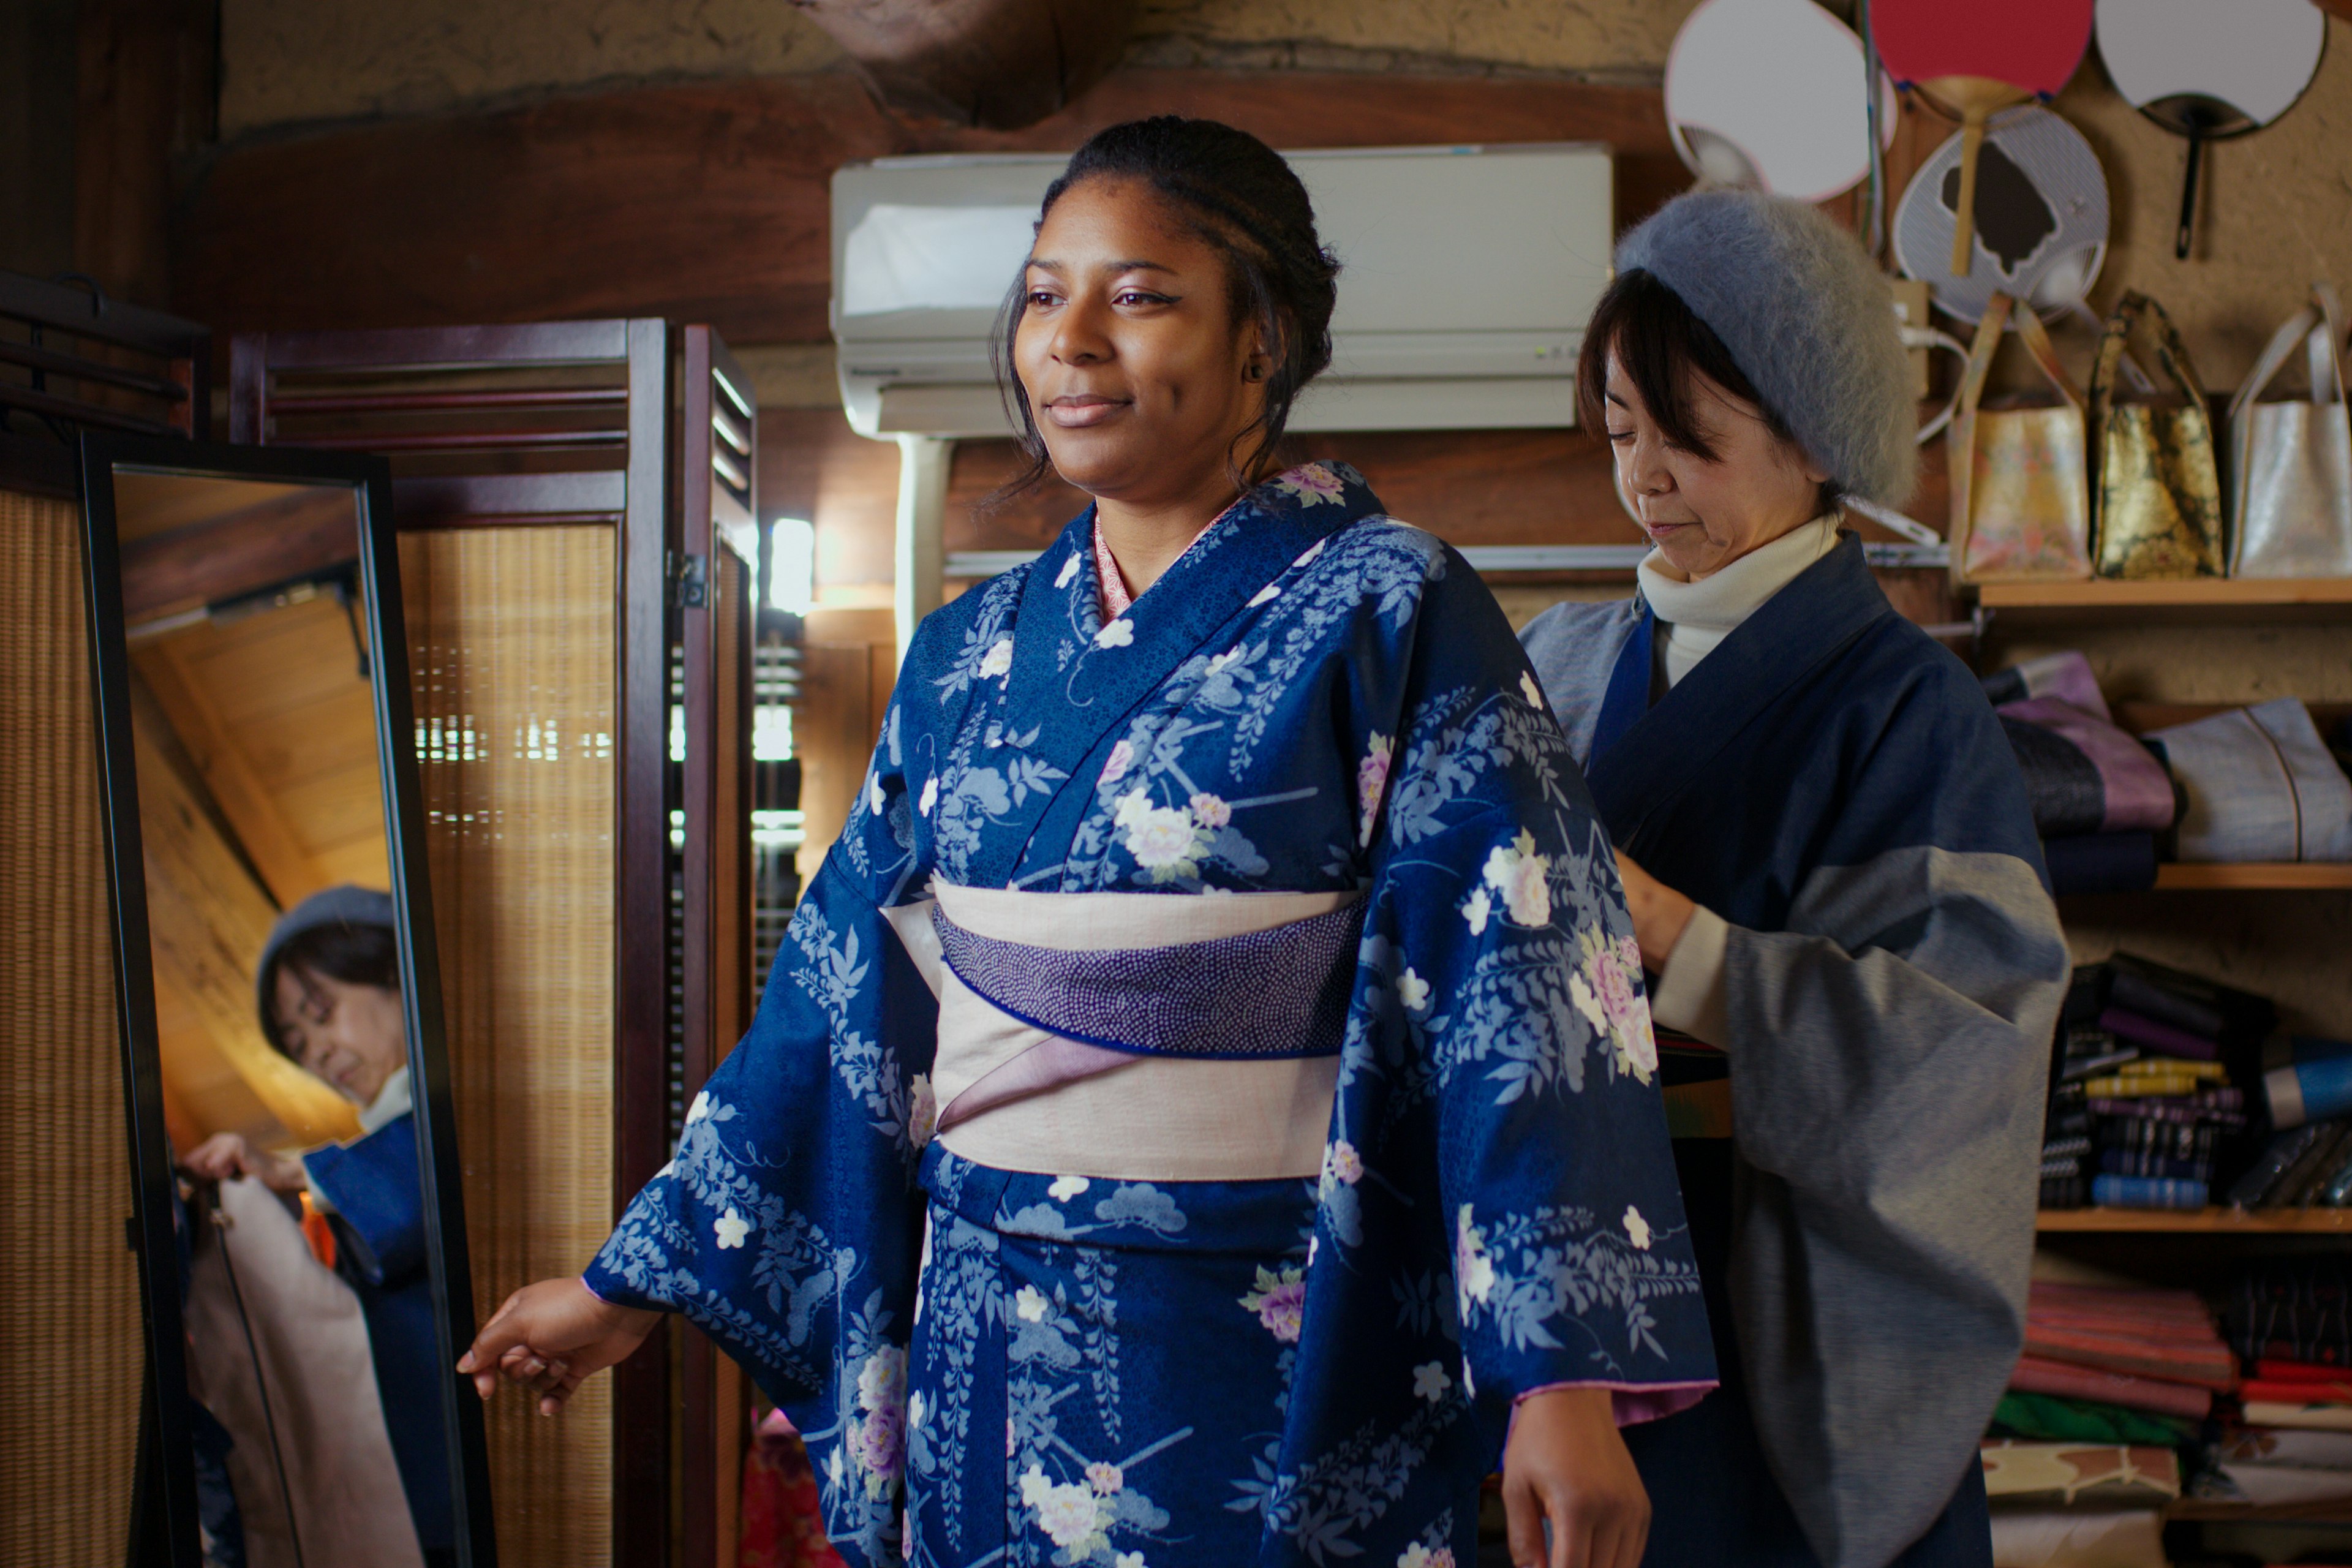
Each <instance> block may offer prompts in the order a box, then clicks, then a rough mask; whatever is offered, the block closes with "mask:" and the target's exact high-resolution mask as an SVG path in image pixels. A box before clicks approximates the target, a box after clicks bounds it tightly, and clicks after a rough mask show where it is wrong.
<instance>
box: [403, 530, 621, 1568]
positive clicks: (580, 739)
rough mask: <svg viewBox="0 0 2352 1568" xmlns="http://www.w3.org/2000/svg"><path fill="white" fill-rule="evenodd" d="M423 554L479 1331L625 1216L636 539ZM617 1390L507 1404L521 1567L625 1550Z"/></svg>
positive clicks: (426, 540)
mask: <svg viewBox="0 0 2352 1568" xmlns="http://www.w3.org/2000/svg"><path fill="white" fill-rule="evenodd" d="M400 554H401V584H402V593H403V595H404V599H405V601H406V614H407V623H408V639H409V666H410V670H411V678H412V685H413V688H414V690H415V708H416V730H417V735H416V741H417V760H418V772H419V774H420V777H421V780H422V784H423V790H424V800H425V847H426V853H427V860H428V865H429V867H430V871H431V879H432V894H433V905H434V915H435V921H436V931H437V932H438V936H439V942H440V949H441V978H442V990H443V994H444V997H445V999H446V1003H445V1007H446V1013H445V1016H446V1024H447V1034H448V1041H449V1059H450V1070H451V1076H452V1081H453V1083H454V1084H455V1097H456V1108H457V1141H458V1146H459V1150H460V1153H461V1157H462V1158H463V1161H464V1164H465V1202H466V1219H467V1239H468V1242H469V1244H470V1247H471V1248H472V1263H473V1275H474V1289H475V1302H474V1307H475V1311H476V1313H477V1316H478V1320H482V1319H487V1318H488V1316H489V1314H490V1313H491V1312H492V1311H494V1310H496V1309H497V1307H498V1305H499V1302H500V1301H501V1300H504V1299H505V1297H506V1295H507V1293H508V1292H509V1291H510V1290H512V1289H515V1288H516V1287H518V1286H520V1285H524V1284H528V1283H530V1281H532V1280H535V1279H547V1278H550V1277H551V1276H557V1275H563V1274H572V1273H576V1272H578V1271H579V1270H580V1269H581V1268H583V1266H584V1265H585V1264H586V1263H587V1261H588V1259H589V1258H590V1257H591V1256H592V1255H593V1252H594V1250H595V1248H596V1247H597V1245H598V1244H599V1243H600V1242H602V1241H603V1240H604V1236H605V1234H606V1232H607V1231H608V1230H609V1229H610V1228H611V1226H612V1218H613V1184H614V1172H613V1138H612V1131H611V1130H612V1127H613V1114H614V1108H613V1094H612V1076H613V1051H614V1039H613V1036H614V839H613V833H614V791H615V788H616V784H617V772H616V756H615V747H614V730H615V722H614V704H615V700H616V692H615V681H616V670H617V668H618V667H617V663H616V655H615V649H614V563H615V550H614V530H613V529H611V528H610V527H604V526H593V525H592V526H583V527H560V526H559V527H535V528H482V529H466V530H453V531H432V532H422V533H410V534H404V535H403V536H402V538H401V541H400ZM611 1389H612V1379H611V1378H610V1377H603V1378H598V1379H596V1380H594V1381H593V1382H592V1383H590V1384H588V1385H587V1386H586V1387H584V1388H583V1390H582V1391H581V1393H580V1394H579V1395H578V1396H576V1397H575V1398H574V1399H573V1400H572V1403H571V1405H570V1407H569V1408H568V1409H567V1410H566V1412H565V1413H564V1415H562V1417H561V1418H560V1419H556V1420H548V1419H545V1418H543V1417H541V1415H538V1414H537V1412H536V1411H535V1409H534V1408H533V1405H532V1402H531V1400H530V1399H529V1398H528V1397H526V1396H524V1395H522V1394H518V1393H515V1392H512V1391H509V1392H507V1393H505V1394H501V1396H500V1397H499V1398H498V1399H497V1400H495V1401H493V1402H492V1404H491V1405H490V1407H489V1413H488V1438H489V1451H490V1489H491V1491H490V1495H491V1501H492V1505H493V1507H494V1509H495V1510H496V1515H497V1521H498V1541H499V1563H501V1565H502V1568H596V1565H598V1564H602V1563H605V1562H607V1561H609V1559H610V1555H611V1543H612V1452H613V1430H612V1405H611Z"/></svg>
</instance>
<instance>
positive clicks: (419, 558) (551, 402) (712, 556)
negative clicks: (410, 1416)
mask: <svg viewBox="0 0 2352 1568" xmlns="http://www.w3.org/2000/svg"><path fill="white" fill-rule="evenodd" d="M748 388H749V383H748V381H746V380H745V379H744V378H743V377H742V376H741V374H740V372H739V371H737V370H735V368H734V366H733V364H732V362H731V360H730V359H729V357H728V355H727V353H726V350H725V348H724V346H723V345H721V344H719V342H718V341H717V339H716V338H715V337H714V336H712V334H710V333H709V331H708V330H707V329H701V328H693V327H685V328H679V327H672V326H669V325H667V324H666V323H664V322H661V321H579V322H556V323H543V324H539V325H531V326H514V327H484V328H453V329H426V330H405V331H364V332H316V333H298V334H271V335H268V336H260V335H256V336H250V337H240V338H238V339H237V340H236V342H235V343H234V345H233V350H232V356H231V398H230V409H231V427H232V436H233V438H235V439H237V440H243V441H259V442H266V443H270V444H278V445H289V444H290V445H305V446H316V447H340V448H345V449H357V450H364V451H373V452H380V453H383V454H384V455H385V456H387V457H388V458H390V459H391V460H392V462H393V464H394V487H393V497H394V512H395V516H396V518H397V521H398V523H399V526H400V528H401V530H402V532H403V539H402V573H403V586H404V593H405V595H406V599H407V605H408V614H409V629H410V637H411V639H412V645H411V654H410V662H411V666H412V668H413V670H414V672H415V676H414V679H415V701H416V715H417V728H418V735H417V745H418V758H419V763H420V773H421V774H422V778H423V781H424V786H425V804H426V808H427V818H428V821H427V830H426V831H427V842H428V846H429V848H430V851H431V856H432V861H431V866H432V879H433V894H434V903H435V918H436V924H437V926H438V928H439V930H440V933H441V947H442V952H443V955H444V956H443V964H444V969H445V973H444V985H445V988H446V994H447V995H448V998H449V1040H450V1055H451V1058H452V1067H453V1071H454V1074H455V1078H456V1081H457V1123H458V1137H459V1142H460V1145H461V1147H462V1149H463V1152H464V1157H465V1164H466V1173H467V1189H466V1203H467V1219H468V1224H469V1226H470V1236H469V1241H470V1243H471V1246H472V1249H473V1258H474V1266H475V1280H476V1289H477V1292H478V1300H477V1302H476V1310H477V1312H478V1314H481V1315H485V1316H486V1315H487V1314H488V1312H490V1311H491V1310H495V1309H496V1307H497V1305H498V1303H499V1300H502V1299H503V1297H504V1295H505V1294H506V1292H508V1291H509V1290H511V1289H514V1288H515V1287H516V1286H518V1285H520V1284H523V1283H526V1282H528V1281H529V1280H531V1279H540V1278H544V1277H548V1276H551V1275H559V1274H563V1273H568V1272H572V1271H574V1270H576V1269H578V1268H580V1267H581V1266H582V1265H583V1263H585V1262H586V1260H587V1257H588V1255H589V1253H590V1251H591V1250H592V1249H593V1247H594V1246H595V1244H596V1242H597V1241H598V1240H600V1239H601V1238H602V1237H603V1236H604V1232H605V1231H606V1229H607V1228H609V1226H610V1225H611V1223H612V1221H613V1219H614V1215H615V1214H616V1213H617V1211H618V1207H619V1205H622V1204H624V1203H625V1202H626V1201H627V1199H628V1198H629V1196H630V1195H631V1194H634V1193H635V1191H636V1189H637V1187H638V1186H639V1185H641V1184H643V1183H644V1182H645V1180H646V1178H647V1177H649V1176H650V1175H651V1174H652V1173H653V1172H654V1171H655V1170H656V1169H657V1168H658V1167H659V1166H660V1165H661V1164H662V1163H663V1162H664V1161H665V1160H667V1157H668V1152H669V1149H670V1146H671V1144H672V1142H673V1141H674V1139H675V1137H676V1133H677V1121H678V1118H679V1117H680V1115H682V1112H683V1109H684V1103H685V1100H686V1099H687V1098H688V1097H690V1095H691V1094H692V1092H693V1091H694V1090H695V1089H698V1088H699V1087H700V1082H701V1079H702V1077H703V1076H705V1075H706V1074H707V1072H708V1070H709V1066H710V1065H713V1064H714V1063H715V1059H716V1053H717V1051H718V1050H719V1049H720V1048H723V1045H724V1044H725V1043H728V1042H731V1040H732V1039H733V1037H734V1035H733V1031H734V1030H736V1029H738V1028H740V1026H741V1022H742V1020H743V1017H744V1016H745V1010H746V1004H745V1001H744V998H743V995H742V992H743V988H744V982H743V975H744V972H745V968H746V965H745V963H743V962H742V961H740V959H739V958H738V957H737V956H736V954H737V952H738V950H739V949H742V948H744V947H745V946H746V944H747V938H746V936H745V934H744V932H745V931H746V929H747V925H748V921H747V917H746V916H745V915H744V914H742V913H741V912H740V910H741V906H742V904H743V900H744V887H743V879H742V877H741V876H740V873H738V872H737V871H735V870H734V869H733V868H734V867H735V866H736V864H737V862H738V861H739V860H740V856H741V853H742V850H741V848H740V841H741V838H742V828H741V826H738V825H730V821H729V820H727V819H726V818H724V817H722V815H721V814H723V813H730V812H731V813H732V814H733V815H734V816H740V815H741V809H740V808H741V789H740V784H738V783H736V782H735V781H736V779H737V776H738V773H739V772H740V768H739V764H738V763H736V762H735V761H734V758H735V756H736V750H735V749H738V748H740V747H742V746H743V745H746V744H747V743H748V735H747V734H746V733H745V731H747V729H748V725H747V724H746V723H745V722H744V721H743V719H742V715H741V713H740V708H741V697H740V692H741V691H742V690H743V689H744V688H745V687H746V685H747V684H748V682H747V679H746V677H745V676H744V675H743V674H741V673H739V672H738V666H740V664H741V662H742V660H743V659H744V658H746V657H747V655H746V651H745V649H744V647H743V642H742V639H741V637H740V633H730V631H729V630H728V627H729V626H730V624H731V617H732V616H740V613H741V611H742V608H743V606H742V605H741V604H740V596H741V595H740V576H737V575H730V568H729V567H728V566H727V565H726V564H725V560H724V557H725V556H726V555H727V553H728V552H726V551H724V550H719V549H717V548H715V539H716V533H717V531H719V530H721V529H723V528H724V527H726V526H728V525H731V524H734V523H737V522H748V521H751V515H752V514H751V493H750V485H749V475H750V474H751V471H752V464H751V455H752V443H753V439H754V427H753V424H752V421H751V407H750V402H749V398H748V395H747V393H748ZM730 584H732V585H733V586H734V587H735V589H736V590H737V591H736V592H734V593H731V594H730ZM730 660H731V661H732V662H729V661H730ZM674 676H675V689H674V685H673V679H674ZM674 706H675V708H676V712H675V715H674V712H673V709H674ZM674 716H675V717H676V718H677V720H678V721H679V722H678V724H677V728H676V731H675V733H676V735H677V737H678V738H679V740H681V741H682V742H683V750H684V753H685V754H684V757H683V759H682V762H680V763H673V761H672V752H673V733H674V731H673V723H672V721H673V717H674ZM674 812H675V813H676V814H677V817H676V818H674V817H673V813H674ZM674 820H675V821H677V822H678V824H679V831H678V832H677V833H676V834H675V835H674V833H673V822H674ZM669 1338H670V1336H667V1335H659V1336H656V1339H655V1341H653V1342H650V1343H649V1344H648V1345H647V1346H646V1349H645V1350H644V1351H642V1352H639V1354H637V1355H636V1356H635V1357H633V1358H631V1360H630V1361H629V1362H628V1363H625V1365H623V1366H621V1367H620V1368H617V1369H615V1372H614V1375H613V1376H612V1377H610V1378H609V1379H603V1380H599V1381H600V1382H602V1383H603V1384H604V1387H603V1388H601V1389H592V1390H591V1391H588V1392H585V1393H583V1395H582V1396H581V1398H580V1399H578V1400H577V1401H575V1405H574V1408H572V1410H570V1411H569V1412H567V1414H566V1415H564V1417H563V1418H562V1420H560V1421H546V1420H542V1419H541V1418H540V1417H539V1416H538V1415H535V1414H534V1413H532V1412H531V1411H530V1405H529V1402H528V1401H527V1400H524V1399H521V1398H516V1397H510V1398H508V1399H505V1400H502V1401H500V1402H499V1403H498V1405H496V1406H494V1409H493V1413H492V1416H491V1422H490V1449H491V1462H492V1499H493V1502H494V1505H495V1507H496V1510H497V1513H498V1522H499V1553H500V1561H501V1563H505V1564H508V1565H509V1568H514V1565H520V1568H541V1565H542V1564H543V1565H545V1568H557V1565H558V1564H561V1565H562V1568H577V1565H585V1564H595V1563H624V1564H627V1565H629V1568H636V1565H637V1564H649V1565H650V1564H660V1563H665V1562H668V1561H671V1560H672V1559H673V1557H674V1556H675V1555H677V1552H676V1550H675V1549H676V1548H677V1545H678V1541H677V1537H676V1535H675V1534H674V1515H673V1511H672V1508H671V1499H672V1498H673V1496H674V1495H677V1489H679V1488H680V1487H681V1486H682V1487H683V1488H684V1489H685V1500H686V1501H687V1502H688V1506H687V1507H685V1508H684V1509H682V1510H679V1512H678V1515H677V1516H676V1517H677V1518H679V1519H683V1520H685V1521H692V1520H693V1519H694V1518H695V1516H696V1515H698V1514H703V1515H705V1517H706V1519H708V1517H709V1516H708V1509H709V1506H710V1502H709V1500H711V1499H713V1498H714V1497H717V1496H719V1495H722V1494H723V1495H725V1496H727V1497H730V1498H731V1496H732V1489H731V1478H730V1480H729V1483H728V1484H725V1485H722V1484H721V1483H720V1482H719V1480H718V1479H714V1478H713V1477H712V1476H711V1474H710V1473H709V1467H710V1466H712V1465H713V1464H717V1463H721V1462H724V1461H726V1459H727V1456H726V1455H725V1454H724V1453H723V1452H722V1449H723V1448H724V1438H725V1434H726V1433H727V1432H729V1431H732V1430H734V1429H737V1428H739V1427H740V1414H738V1415H735V1416H734V1418H733V1421H732V1424H731V1425H729V1424H726V1423H724V1422H722V1420H721V1412H720V1410H719V1402H718V1401H717V1400H715V1399H714V1397H713V1393H714V1390H716V1389H717V1387H718V1386H719V1373H718V1372H717V1370H716V1369H715V1368H714V1367H712V1365H711V1364H710V1358H709V1354H708V1352H707V1351H704V1352H696V1351H694V1350H692V1349H688V1348H683V1347H681V1348H680V1349H679V1351H678V1352H677V1359H678V1360H679V1361H680V1362H681V1363H682V1365H681V1366H679V1367H677V1368H675V1369H674V1367H673V1354H672V1347H671V1345H670V1344H669V1343H668V1340H669ZM674 1371H676V1372H677V1373H679V1375H677V1376H674V1375H673V1373H674ZM680 1394H683V1395H684V1396H685V1398H686V1400H687V1403H688V1413H689V1415H695V1416H696V1417H697V1418H698V1419H699V1421H700V1422H701V1426H700V1427H697V1426H694V1425H691V1424H689V1425H688V1426H686V1427H685V1432H686V1439H685V1441H684V1442H683V1444H681V1445H679V1446H678V1447H677V1448H676V1449H675V1450H674V1449H673V1445H672V1430H673V1427H672V1420H673V1413H674V1410H675V1408H676V1406H677V1402H678V1396H679V1395H680ZM697 1401H698V1404H697ZM734 1404H735V1405H736V1406H737V1407H740V1397H738V1398H737V1399H736V1400H735V1401H734ZM731 1513H732V1510H731V1507H730V1509H729V1515H728V1516H729V1517H730V1518H731ZM715 1544H716V1543H715V1542H706V1544H705V1550H706V1552H708V1551H710V1550H713V1549H714V1548H715ZM686 1561H688V1562H691V1563H694V1564H695V1568H703V1564H705V1563H715V1562H716V1558H715V1557H713V1556H708V1555H703V1556H693V1557H688V1558H687V1559H686Z"/></svg>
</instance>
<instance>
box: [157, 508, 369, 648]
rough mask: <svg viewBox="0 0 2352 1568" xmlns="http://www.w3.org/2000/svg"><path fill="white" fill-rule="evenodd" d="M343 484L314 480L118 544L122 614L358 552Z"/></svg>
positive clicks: (218, 592) (199, 601) (201, 597)
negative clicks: (213, 515) (281, 493)
mask: <svg viewBox="0 0 2352 1568" xmlns="http://www.w3.org/2000/svg"><path fill="white" fill-rule="evenodd" d="M359 538H360V536H359V512H358V510H356V503H355V502H354V501H353V500H352V491H351V489H349V488H348V487H346V486H342V485H326V486H320V487H319V488H318V489H301V490H296V491H294V492H292V493H291V494H289V495H285V496H279V497H274V498H272V499H271V500H265V501H261V502H258V503H257V504H255V505H252V506H248V507H245V508H242V509H241V510H236V511H232V512H228V513H226V514H224V515H222V516H220V517H216V518H214V519H212V520H210V521H205V522H198V523H192V524H190V525H188V526H187V527H184V528H175V529H173V530H172V531H170V532H168V533H158V534H152V535H150V536H149V537H147V538H145V539H134V540H132V541H131V542H129V543H127V544H125V545H124V546H123V547H122V618H123V621H124V622H125V624H127V625H129V626H133V627H136V626H139V625H140V624H141V623H142V622H144V621H150V620H153V619H154V618H156V617H157V616H165V615H170V614H172V613H173V612H174V611H179V610H188V609H194V608H196V607H197V606H199V605H209V604H217V603H219V602H220V601H221V600H223V599H231V598H235V597H236V596H237V595H240V594H248V593H251V592H253V591H254V590H256V589H258V588H266V587H268V586H269V585H270V584H274V583H283V582H286V581H288V580H289V579H290V578H295V577H300V576H303V575H305V574H310V573H314V572H324V571H328V570H331V568H333V567H337V566H341V565H344V564H346V563H351V562H355V561H357V560H358V559H359Z"/></svg>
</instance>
